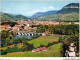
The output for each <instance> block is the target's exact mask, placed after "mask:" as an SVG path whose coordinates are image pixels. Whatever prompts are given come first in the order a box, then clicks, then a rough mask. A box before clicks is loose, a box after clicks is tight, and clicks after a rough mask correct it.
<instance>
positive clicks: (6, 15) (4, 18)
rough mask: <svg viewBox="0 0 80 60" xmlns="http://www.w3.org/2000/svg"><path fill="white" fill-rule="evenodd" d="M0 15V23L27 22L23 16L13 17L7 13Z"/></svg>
mask: <svg viewBox="0 0 80 60" xmlns="http://www.w3.org/2000/svg"><path fill="white" fill-rule="evenodd" d="M0 14H1V21H11V20H27V19H28V18H27V17H25V16H23V15H13V14H9V13H3V12H0Z"/></svg>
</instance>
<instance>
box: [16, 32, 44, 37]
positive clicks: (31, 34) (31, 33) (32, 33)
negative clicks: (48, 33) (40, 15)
mask: <svg viewBox="0 0 80 60" xmlns="http://www.w3.org/2000/svg"><path fill="white" fill-rule="evenodd" d="M16 35H23V36H24V35H25V36H34V35H44V34H43V33H36V32H16Z"/></svg>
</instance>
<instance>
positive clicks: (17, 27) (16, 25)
mask: <svg viewBox="0 0 80 60" xmlns="http://www.w3.org/2000/svg"><path fill="white" fill-rule="evenodd" d="M20 27H21V25H20V24H15V26H14V27H12V29H13V30H14V31H19V30H20Z"/></svg>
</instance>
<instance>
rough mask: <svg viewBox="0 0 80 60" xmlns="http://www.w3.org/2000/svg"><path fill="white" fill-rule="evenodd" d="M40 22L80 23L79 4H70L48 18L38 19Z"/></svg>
mask: <svg viewBox="0 0 80 60" xmlns="http://www.w3.org/2000/svg"><path fill="white" fill-rule="evenodd" d="M36 20H39V21H41V20H42V21H47V20H48V21H49V20H51V21H56V22H68V21H69V22H73V21H75V22H78V21H79V3H70V4H68V5H66V6H64V7H63V8H62V9H61V10H59V11H57V12H56V13H54V14H52V15H48V16H40V17H38V18H36Z"/></svg>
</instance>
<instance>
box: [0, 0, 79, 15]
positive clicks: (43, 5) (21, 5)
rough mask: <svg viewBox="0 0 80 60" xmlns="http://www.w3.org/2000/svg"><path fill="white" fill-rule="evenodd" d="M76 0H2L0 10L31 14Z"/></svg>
mask: <svg viewBox="0 0 80 60" xmlns="http://www.w3.org/2000/svg"><path fill="white" fill-rule="evenodd" d="M78 2H79V1H78V0H11V1H10V0H2V1H1V7H0V8H1V10H0V11H1V12H5V13H10V14H16V15H18V14H21V15H24V16H32V15H33V14H35V13H37V12H46V11H51V10H60V9H62V7H64V6H65V5H67V4H69V3H78Z"/></svg>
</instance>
